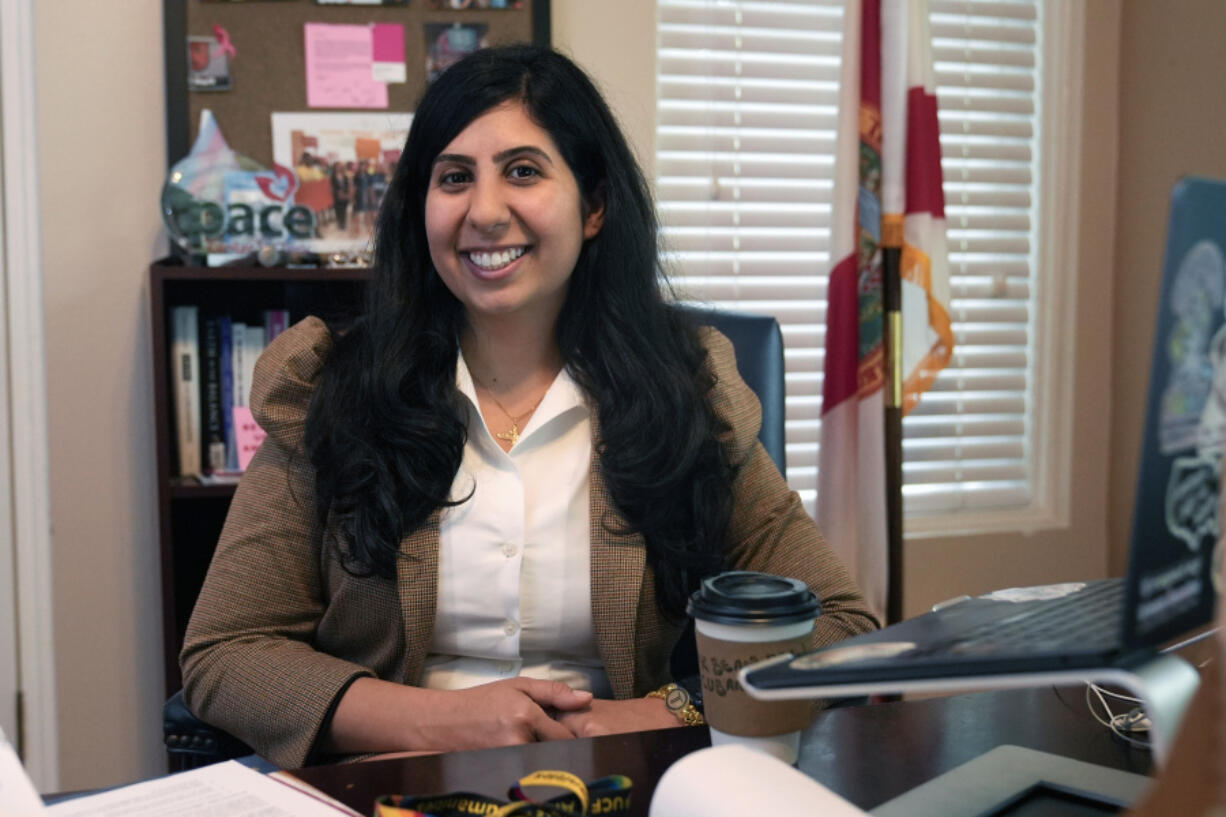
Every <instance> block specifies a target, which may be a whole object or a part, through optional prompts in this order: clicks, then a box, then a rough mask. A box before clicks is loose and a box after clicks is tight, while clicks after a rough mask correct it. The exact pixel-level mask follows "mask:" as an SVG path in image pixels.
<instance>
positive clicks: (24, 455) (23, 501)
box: [0, 0, 59, 792]
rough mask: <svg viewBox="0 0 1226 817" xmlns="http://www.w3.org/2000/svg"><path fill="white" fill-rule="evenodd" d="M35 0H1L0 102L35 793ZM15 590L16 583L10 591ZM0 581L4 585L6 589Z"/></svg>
mask: <svg viewBox="0 0 1226 817" xmlns="http://www.w3.org/2000/svg"><path fill="white" fill-rule="evenodd" d="M34 6H35V0H2V1H0V100H2V104H3V109H2V114H0V117H2V118H0V123H2V127H3V158H4V171H5V172H4V185H3V188H4V189H3V197H4V204H3V214H4V233H3V242H2V246H3V265H2V270H0V271H2V272H3V275H2V276H0V278H2V279H3V283H4V286H5V288H6V293H5V297H4V298H3V309H4V312H5V315H4V319H3V328H4V330H6V337H5V339H4V343H3V344H0V347H3V346H7V354H8V357H7V360H0V364H6V365H7V367H8V395H7V396H8V406H7V410H8V417H9V424H10V428H9V429H8V430H9V432H10V434H9V440H10V442H11V448H10V450H9V451H8V455H9V462H8V464H7V467H8V469H9V475H10V478H11V481H12V493H11V496H12V531H13V539H14V546H15V551H16V571H15V572H16V580H17V585H16V586H17V588H20V592H19V593H16V594H15V595H16V598H17V625H18V626H17V639H18V641H17V653H18V661H17V667H18V677H19V679H20V684H21V689H22V691H23V696H24V701H25V756H24V760H25V765H26V769H27V771H28V772H29V773H30V776H31V777H32V778H33V779H34V783H35V785H36V786H37V787H38V788H39V790H40V791H43V792H47V791H54V790H57V789H58V788H59V751H58V749H59V733H58V724H57V717H56V696H55V689H56V679H55V652H54V644H53V634H54V630H53V627H52V620H51V614H52V575H51V564H52V562H51V486H50V478H49V474H50V468H49V464H48V450H47V386H46V353H45V345H44V334H43V286H42V284H43V266H42V236H41V225H40V211H39V206H40V205H39V187H38V150H37V146H38V141H37V130H38V129H37V121H38V120H37V117H38V108H37V105H36V100H35V89H36V87H37V86H36V83H35V67H36V66H35V26H34V16H35V8H34ZM15 589H16V588H15ZM7 590H8V588H7V587H0V592H7Z"/></svg>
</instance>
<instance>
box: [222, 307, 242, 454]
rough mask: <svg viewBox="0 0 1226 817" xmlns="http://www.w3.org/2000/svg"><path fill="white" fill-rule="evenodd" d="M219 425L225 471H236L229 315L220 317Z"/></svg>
mask: <svg viewBox="0 0 1226 817" xmlns="http://www.w3.org/2000/svg"><path fill="white" fill-rule="evenodd" d="M220 320H221V325H220V327H219V328H220V332H219V334H220V336H221V424H222V429H223V431H224V433H225V438H226V470H227V471H237V470H238V444H237V441H236V439H235V436H234V329H233V328H232V327H231V325H230V324H231V321H230V316H229V315H222V316H221V319H220Z"/></svg>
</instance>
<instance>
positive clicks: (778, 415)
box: [162, 306, 785, 771]
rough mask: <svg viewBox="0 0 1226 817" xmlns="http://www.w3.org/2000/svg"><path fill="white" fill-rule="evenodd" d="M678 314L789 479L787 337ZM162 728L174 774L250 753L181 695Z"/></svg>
mask: <svg viewBox="0 0 1226 817" xmlns="http://www.w3.org/2000/svg"><path fill="white" fill-rule="evenodd" d="M679 309H680V310H681V312H682V313H683V314H684V315H685V316H686V317H687V318H688V319H689V320H691V321H693V323H694V325H696V326H713V327H715V328H716V329H718V330H719V331H720V332H721V333H723V334H724V335H725V336H726V337H727V338H728V340H730V341H732V346H733V348H734V350H735V351H736V364H737V369H738V370H739V371H740V373H741V377H742V378H743V379H744V380H745V384H746V385H748V386H749V387H750V388H751V389H753V391H754V393H755V394H756V395H757V396H758V400H759V401H760V402H761V403H762V430H761V431H760V432H759V434H758V439H759V440H761V442H762V445H763V447H764V448H765V449H766V452H767V453H768V454H769V455H770V457H771V459H773V460H774V461H775V465H777V466H778V467H779V472H780V473H781V474H782V473H785V472H784V463H785V456H784V436H783V423H784V405H783V399H784V383H783V374H784V367H783V333H782V332H781V331H780V330H779V324H778V322H777V321H776V320H775V319H774V318H772V317H769V316H764V315H749V314H745V313H740V312H724V311H720V310H715V309H706V308H702V307H692V306H683V307H679ZM671 669H672V672H673V677H674V678H691V677H694V676H697V675H698V652H697V648H696V647H695V644H694V623H693V621H691V622H690V623H689V624H688V625H687V627H686V630H685V632H683V633H682V635H681V640H680V641H679V642H678V644H677V649H676V650H675V651H674V653H673V657H672V662H671ZM162 726H163V737H164V739H165V742H166V751H167V752H168V753H169V756H170V761H171V770H172V771H181V770H184V769H194V768H198V767H200V766H207V765H208V764H210V763H217V762H219V761H222V760H228V759H230V758H234V757H241V756H243V755H248V754H251V752H252V750H251V747H249V746H247V744H245V743H243V742H242V741H240V740H238V739H237V738H234V737H232V736H231V735H228V734H226V733H225V732H223V731H222V730H220V729H218V728H216V727H214V726H210V725H208V724H207V723H205V722H204V721H202V720H200V719H199V718H197V717H196V716H195V715H194V714H192V711H191V710H190V709H188V708H187V703H186V702H185V701H184V700H183V692H182V690H180V691H179V692H176V693H175V694H174V695H172V696H171V697H170V700H168V701H167V702H166V704H165V706H164V707H163V708H162Z"/></svg>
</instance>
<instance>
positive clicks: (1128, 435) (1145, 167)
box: [1110, 0, 1226, 573]
mask: <svg viewBox="0 0 1226 817" xmlns="http://www.w3.org/2000/svg"><path fill="white" fill-rule="evenodd" d="M1223 32H1226V3H1222V2H1221V0H1180V2H1178V3H1171V2H1169V0H1126V2H1125V3H1124V15H1123V27H1122V30H1121V38H1120V52H1121V60H1120V87H1121V94H1120V122H1121V126H1120V155H1119V196H1118V209H1117V216H1116V224H1117V229H1116V240H1115V260H1116V265H1115V281H1114V289H1115V292H1116V298H1115V309H1114V312H1113V318H1114V331H1113V334H1112V341H1113V348H1112V359H1111V368H1112V370H1113V371H1114V372H1115V383H1114V384H1113V386H1112V390H1111V404H1112V406H1113V407H1114V409H1115V419H1114V421H1113V422H1112V425H1111V453H1112V465H1111V511H1110V515H1111V522H1112V527H1111V542H1112V544H1113V547H1112V554H1111V556H1112V558H1111V567H1112V571H1113V572H1115V573H1122V572H1123V571H1124V570H1125V569H1126V567H1127V552H1128V551H1127V547H1128V536H1129V533H1130V530H1131V524H1132V508H1133V495H1134V492H1135V491H1136V484H1135V480H1136V474H1137V466H1138V459H1139V457H1140V448H1141V427H1142V424H1143V423H1144V416H1145V399H1146V390H1147V388H1148V383H1149V379H1148V378H1149V362H1150V354H1151V353H1152V350H1153V340H1154V320H1155V318H1156V316H1157V312H1156V310H1157V302H1158V284H1159V276H1160V275H1161V271H1162V256H1163V248H1164V243H1165V241H1166V213H1167V208H1168V206H1169V203H1170V192H1171V187H1172V185H1173V184H1174V183H1175V180H1176V179H1178V178H1179V177H1180V176H1182V175H1185V174H1193V173H1194V174H1199V175H1206V176H1216V177H1219V178H1226V141H1224V139H1226V105H1223V104H1222V81H1223V77H1226V50H1224V49H1223V48H1222V43H1221V39H1222V34H1223Z"/></svg>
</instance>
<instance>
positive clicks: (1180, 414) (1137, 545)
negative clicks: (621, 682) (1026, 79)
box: [741, 178, 1226, 699]
mask: <svg viewBox="0 0 1226 817" xmlns="http://www.w3.org/2000/svg"><path fill="white" fill-rule="evenodd" d="M1150 372H1151V373H1150V387H1149V397H1148V407H1147V410H1146V417H1145V431H1144V442H1143V450H1142V454H1141V464H1140V474H1139V476H1138V479H1137V495H1136V506H1135V512H1134V517H1133V528H1132V539H1131V545H1130V557H1129V566H1128V575H1127V576H1126V577H1125V578H1123V579H1118V578H1117V579H1107V580H1099V581H1087V582H1068V583H1065V584H1057V585H1046V586H1043V587H1031V588H1013V589H1009V590H1002V591H998V592H995V593H989V594H987V595H983V596H979V597H976V598H964V599H963V600H959V601H956V602H952V603H948V604H945V605H938V606H937V608H934V610H933V611H932V612H929V613H926V614H924V615H921V616H918V617H916V618H913V619H909V620H907V621H903V622H900V623H898V624H895V625H893V626H890V627H886V628H884V629H882V630H879V631H877V632H874V633H868V634H866V635H861V636H857V637H855V638H851V639H848V640H846V641H842V642H839V643H837V644H834V645H831V646H829V647H825V648H823V649H820V650H817V651H815V652H810V653H807V654H804V655H799V656H795V655H784V656H777V657H776V658H773V659H771V660H769V661H767V662H763V663H760V664H755V665H752V666H750V667H747V668H745V669H744V670H743V671H742V674H741V679H742V681H743V683H744V684H745V686H746V688H747V689H749V691H750V693H751V694H753V695H754V696H755V697H762V698H766V699H779V698H794V697H824V696H837V695H859V694H874V693H898V692H910V691H922V690H938V689H951V688H957V689H962V688H976V687H986V686H1007V685H1015V686H1016V685H1023V684H1025V685H1031V684H1034V683H1047V682H1060V681H1069V680H1073V679H1079V680H1086V679H1089V678H1091V677H1098V678H1100V679H1101V678H1103V677H1104V675H1103V673H1102V670H1104V669H1108V668H1113V669H1119V670H1130V669H1132V668H1135V667H1138V666H1140V665H1141V664H1144V663H1145V662H1147V661H1148V660H1149V659H1151V658H1152V657H1153V656H1154V655H1155V654H1156V652H1157V651H1158V650H1159V648H1160V647H1161V646H1162V645H1163V644H1166V643H1168V642H1170V641H1171V640H1172V639H1175V638H1176V637H1177V636H1179V635H1180V634H1183V633H1187V632H1188V631H1190V630H1194V629H1196V628H1199V627H1202V625H1205V624H1207V623H1208V622H1209V621H1211V619H1212V617H1213V614H1214V606H1215V599H1216V589H1215V576H1217V575H1220V574H1218V572H1217V570H1218V568H1219V566H1220V557H1221V553H1220V546H1219V529H1220V524H1219V519H1218V508H1219V497H1220V490H1219V488H1220V476H1221V470H1222V457H1223V451H1224V450H1226V446H1224V445H1223V442H1224V441H1226V182H1221V181H1214V180H1210V179H1204V178H1185V179H1183V180H1181V181H1180V182H1179V183H1178V184H1177V185H1176V187H1175V190H1174V193H1173V200H1172V206H1171V214H1170V226H1169V233H1168V237H1167V247H1166V258H1165V261H1164V269H1163V275H1162V291H1161V297H1160V303H1159V311H1158V326H1157V334H1156V338H1155V343H1154V352H1153V362H1152V366H1151V370H1150ZM1006 679H1012V681H1013V683H1012V684H1008V683H1001V682H1002V681H1004V680H1006ZM977 681H978V682H977Z"/></svg>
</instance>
